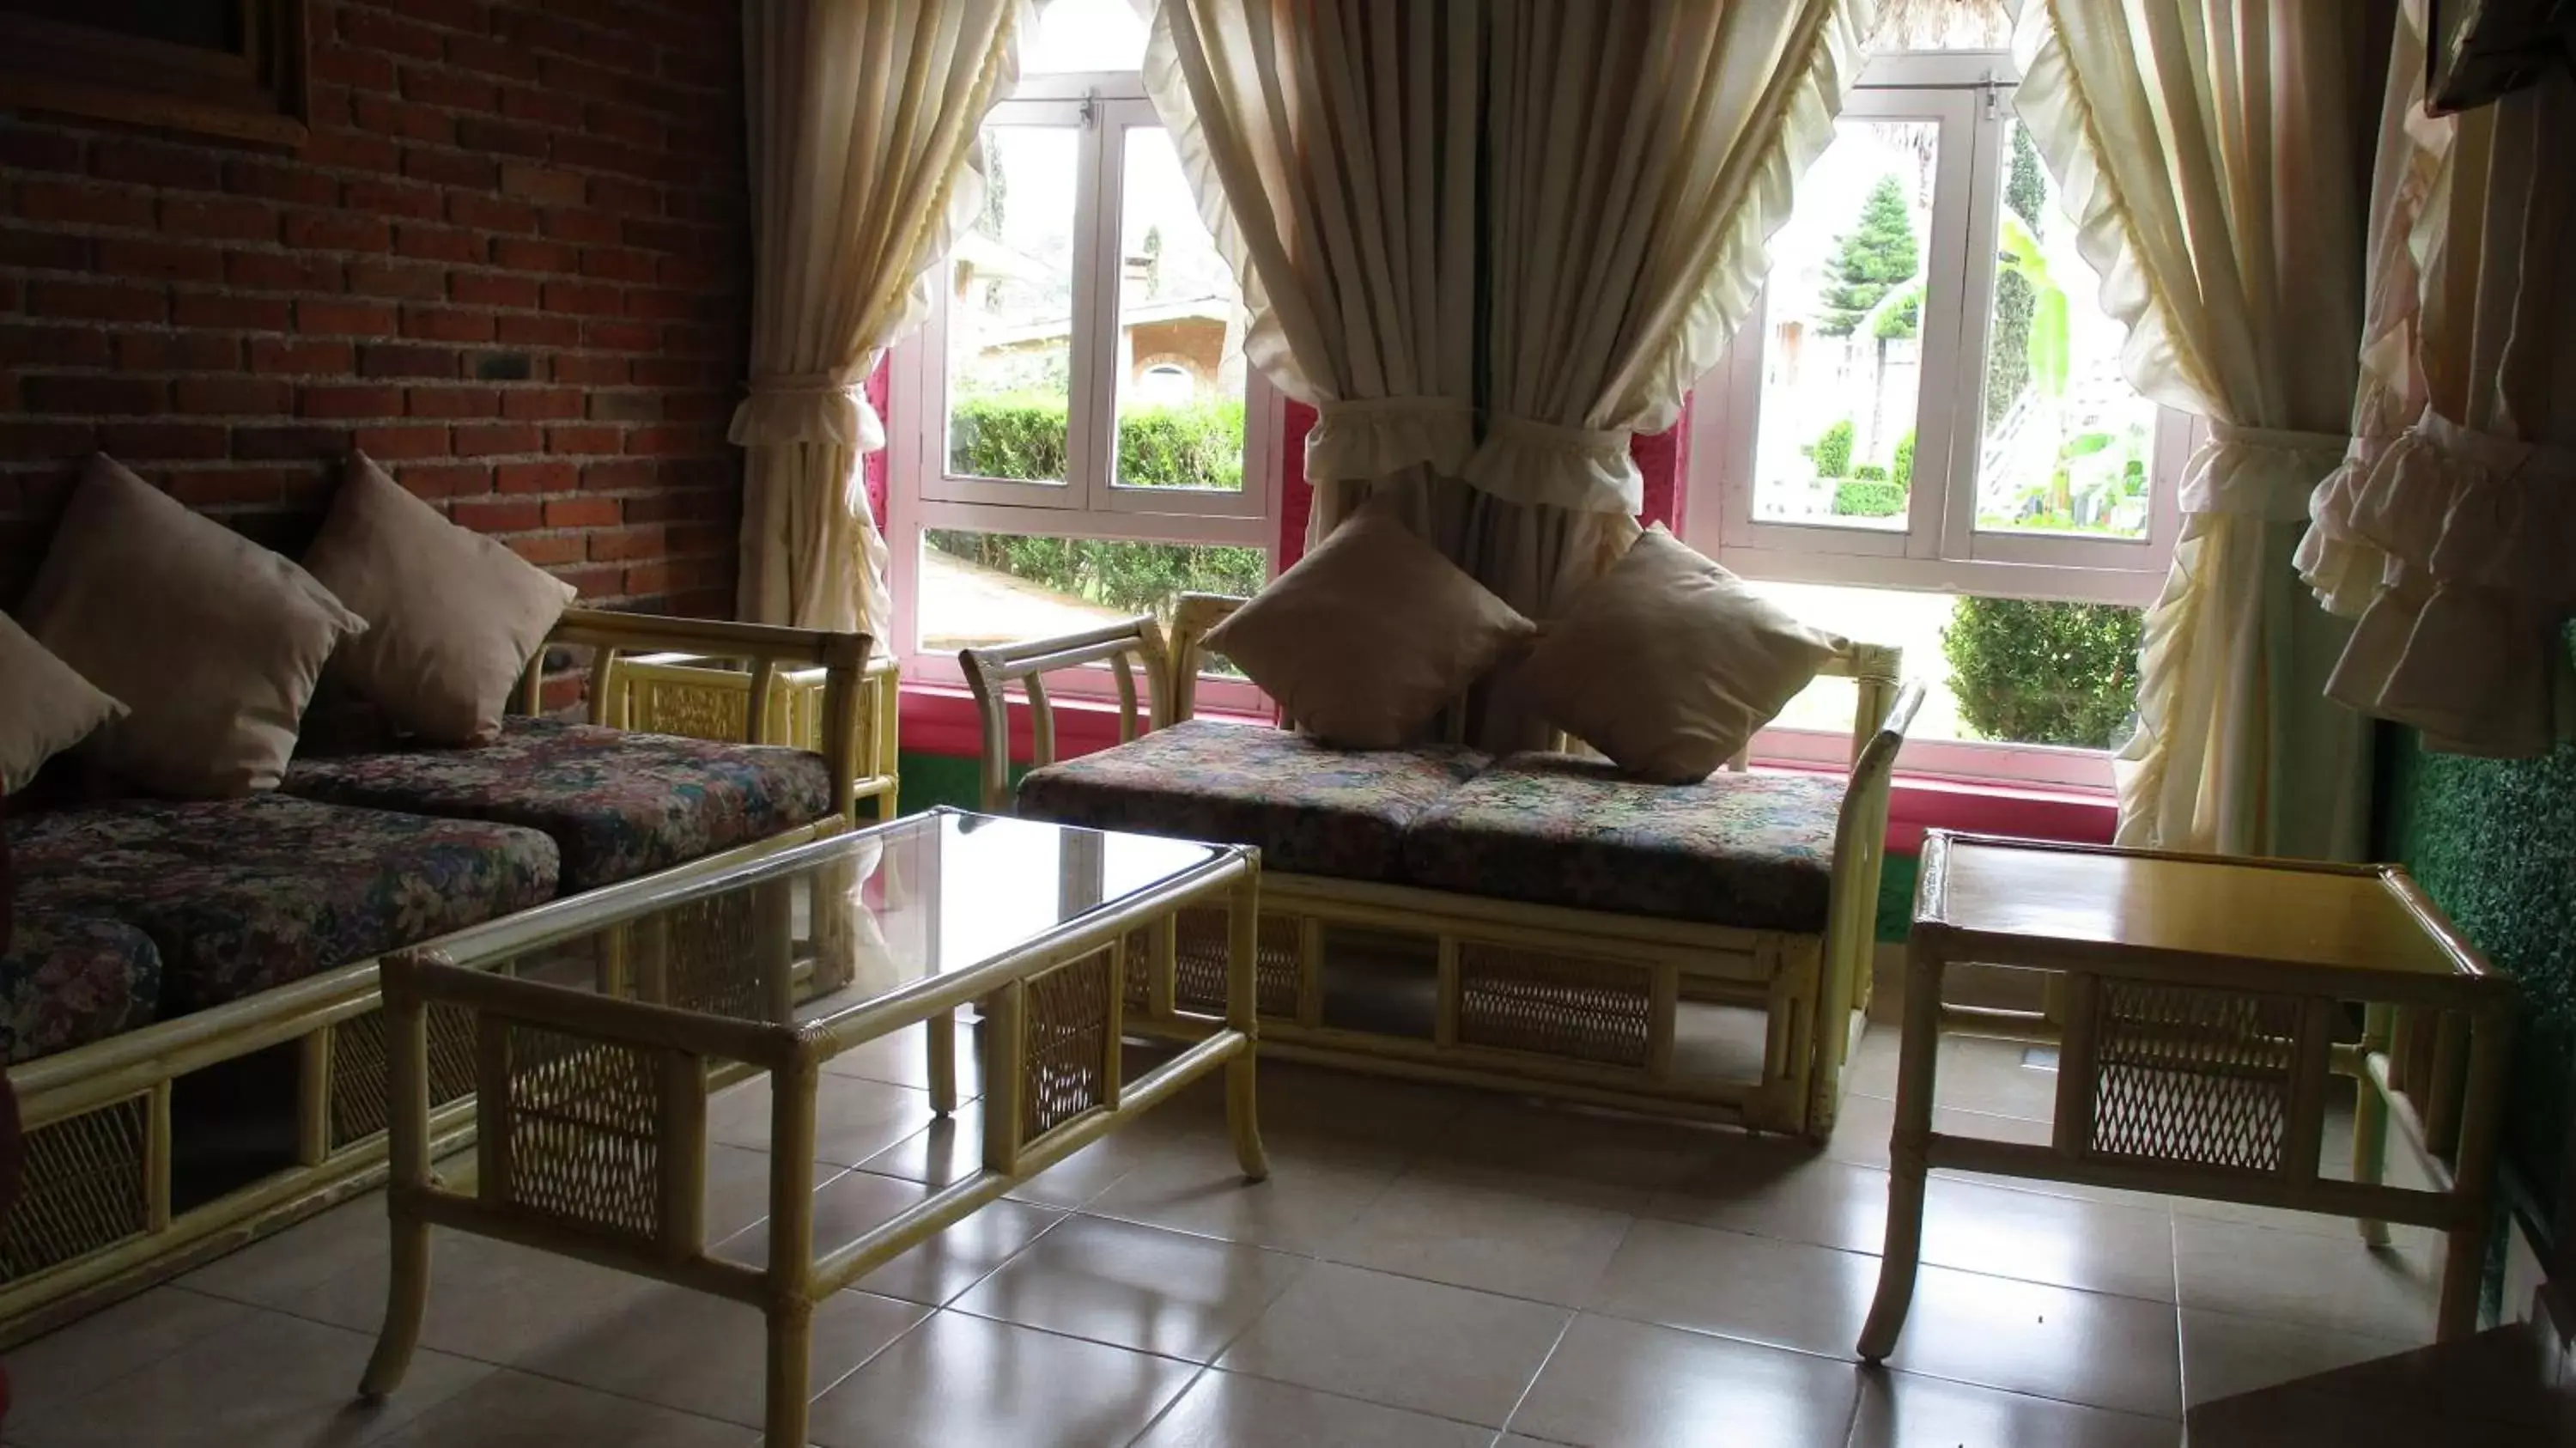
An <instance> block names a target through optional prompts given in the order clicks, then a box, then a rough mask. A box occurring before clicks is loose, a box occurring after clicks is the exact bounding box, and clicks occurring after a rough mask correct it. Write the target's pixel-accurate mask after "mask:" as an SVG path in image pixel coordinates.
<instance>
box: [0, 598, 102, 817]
mask: <svg viewBox="0 0 2576 1448" xmlns="http://www.w3.org/2000/svg"><path fill="white" fill-rule="evenodd" d="M124 716H125V706H124V705H122V704H120V703H118V702H116V701H115V700H114V699H111V698H109V697H107V696H106V695H105V694H102V693H100V692H99V691H98V690H97V689H95V688H93V687H91V685H90V682H89V680H87V679H84V678H82V677H81V676H80V675H79V674H78V673H76V672H74V671H73V669H72V667H71V665H69V664H66V663H64V662H63V661H62V660H60V659H58V658H55V657H54V656H53V655H52V654H49V653H46V652H45V646H44V645H43V644H40V643H38V642H36V641H35V640H34V639H32V638H29V637H28V636H27V631H26V630H25V629H22V628H20V627H18V625H17V624H16V623H14V622H12V621H11V620H10V618H9V617H8V615H6V614H0V794H16V793H17V792H18V791H20V790H22V789H25V788H26V787H27V781H28V780H31V779H33V778H35V777H36V770H37V768H38V767H39V766H41V765H42V764H43V763H44V762H45V761H46V760H48V759H51V758H53V757H54V756H55V755H57V754H60V753H62V752H63V751H64V750H66V749H69V748H71V747H72V746H73V745H75V744H78V743H80V742H81V741H82V740H83V739H86V738H88V737H89V734H90V731H91V730H94V729H96V728H98V726H100V725H101V724H105V723H107V722H109V721H110V720H113V719H121V718H123V717H124Z"/></svg>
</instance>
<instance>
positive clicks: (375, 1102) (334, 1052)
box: [331, 1005, 474, 1151]
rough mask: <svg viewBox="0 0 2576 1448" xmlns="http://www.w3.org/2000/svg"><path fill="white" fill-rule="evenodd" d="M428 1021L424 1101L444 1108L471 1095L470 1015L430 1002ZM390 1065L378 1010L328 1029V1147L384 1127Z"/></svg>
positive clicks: (348, 1142) (335, 1148)
mask: <svg viewBox="0 0 2576 1448" xmlns="http://www.w3.org/2000/svg"><path fill="white" fill-rule="evenodd" d="M428 1020H429V1104H430V1105H432V1106H434V1107H435V1106H444V1105H446V1104H447V1103H448V1102H451V1101H459V1100H462V1099H464V1098H465V1097H468V1096H471V1095H473V1094H474V1018H473V1017H472V1016H471V1015H469V1014H468V1013H466V1012H464V1011H462V1010H459V1009H457V1008H456V1007H454V1006H444V1005H432V1006H430V1007H429V1009H428ZM392 1066H393V1061H392V1057H391V1053H390V1052H389V1050H388V1048H387V1046H386V1042H385V1013H384V1011H383V1010H382V1009H377V1010H372V1011H369V1012H367V1013H366V1014H365V1015H363V1016H352V1017H350V1018H349V1019H348V1020H345V1021H342V1022H341V1023H340V1024H338V1025H337V1026H334V1027H332V1028H331V1149H332V1150H333V1151H338V1150H340V1149H341V1148H342V1147H345V1146H349V1145H352V1144H354V1143H356V1142H360V1141H364V1140H366V1139H367V1138H368V1137H370V1136H373V1135H375V1134H376V1133H377V1132H379V1131H382V1130H384V1129H385V1121H386V1119H387V1112H388V1110H389V1107H388V1098H387V1096H386V1091H387V1089H388V1083H389V1080H390V1078H391V1074H392Z"/></svg>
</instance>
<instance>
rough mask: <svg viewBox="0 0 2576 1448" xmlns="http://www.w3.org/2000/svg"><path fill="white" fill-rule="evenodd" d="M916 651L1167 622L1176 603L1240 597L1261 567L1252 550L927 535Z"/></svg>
mask: <svg viewBox="0 0 2576 1448" xmlns="http://www.w3.org/2000/svg"><path fill="white" fill-rule="evenodd" d="M922 537H923V545H924V546H923V548H922V550H921V648H922V651H923V652H925V653H949V652H954V651H955V650H958V649H962V648H970V647H978V646H981V645H985V644H1003V643H1017V642H1020V641H1021V640H1024V639H1034V638H1044V637H1046V636H1048V635H1050V634H1060V633H1071V632H1073V631H1075V630H1078V629H1087V628H1096V627H1098V626H1099V625H1101V624H1104V623H1115V622H1117V621H1118V620H1120V619H1123V618H1132V617H1134V616H1135V615H1137V614H1140V613H1150V614H1152V615H1154V616H1155V617H1156V618H1158V619H1161V620H1163V621H1165V622H1166V623H1168V622H1170V620H1171V617H1172V606H1173V605H1174V604H1175V603H1176V602H1178V601H1179V599H1180V596H1181V595H1182V594H1184V593H1225V594H1232V595H1234V596H1236V597H1246V596H1249V595H1251V594H1254V593H1258V592H1259V591H1260V590H1261V585H1262V584H1263V583H1264V582H1265V581H1266V580H1267V578H1268V574H1269V566H1270V565H1269V560H1268V559H1267V558H1266V557H1264V556H1263V554H1262V551H1261V550H1260V549H1258V548H1221V547H1210V546H1205V545H1201V544H1195V543H1127V542H1115V541H1110V540H1105V539H1097V538H1039V537H1030V536H1026V535H1022V534H1016V533H970V532H966V531H963V530H959V529H947V528H933V529H930V530H929V531H927V532H926V533H924V534H923V535H922Z"/></svg>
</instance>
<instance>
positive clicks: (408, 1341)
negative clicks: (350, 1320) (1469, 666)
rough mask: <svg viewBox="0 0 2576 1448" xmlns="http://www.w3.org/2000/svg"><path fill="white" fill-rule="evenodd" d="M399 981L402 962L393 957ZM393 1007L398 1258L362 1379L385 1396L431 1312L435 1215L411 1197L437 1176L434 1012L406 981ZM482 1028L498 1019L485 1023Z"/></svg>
mask: <svg viewBox="0 0 2576 1448" xmlns="http://www.w3.org/2000/svg"><path fill="white" fill-rule="evenodd" d="M386 974H387V976H388V978H389V980H391V981H394V982H399V981H400V979H401V976H402V974H403V969H402V966H401V965H400V964H399V963H395V962H388V963H387V965H386ZM384 1002H385V1003H384V1013H385V1055H386V1062H385V1150H386V1155H387V1157H388V1159H389V1163H390V1166H389V1171H388V1175H389V1176H390V1177H391V1181H390V1183H389V1185H388V1186H387V1187H386V1190H385V1215H386V1218H387V1220H388V1221H389V1222H390V1223H391V1225H392V1231H393V1253H392V1257H393V1260H392V1261H391V1263H389V1264H388V1268H387V1274H386V1287H385V1325H384V1328H383V1330H382V1331H380V1332H379V1333H378V1334H377V1336H376V1350H375V1352H374V1353H373V1354H372V1355H370V1356H369V1357H368V1359H367V1370H366V1372H365V1374H364V1375H363V1376H361V1377H360V1378H359V1379H358V1395H359V1396H360V1397H362V1398H366V1399H368V1400H369V1401H371V1402H381V1401H382V1400H383V1399H385V1398H386V1397H388V1396H389V1395H391V1394H392V1392H393V1390H394V1389H396V1388H399V1387H401V1386H402V1380H403V1374H404V1373H405V1372H406V1371H408V1370H409V1369H410V1367H411V1357H412V1353H413V1351H414V1350H416V1349H417V1348H419V1346H420V1328H421V1320H422V1319H423V1318H424V1317H426V1316H427V1315H428V1313H429V1223H428V1222H426V1221H424V1220H422V1218H421V1215H420V1211H419V1209H418V1208H417V1207H415V1206H414V1205H413V1204H412V1203H411V1202H410V1201H409V1200H407V1197H408V1195H409V1194H410V1193H413V1192H417V1191H421V1190H424V1189H425V1188H426V1187H427V1185H428V1183H429V1018H428V1016H427V1014H426V1013H425V1011H424V1009H423V1007H422V1005H421V1003H420V1001H419V1000H418V999H417V998H416V997H413V996H412V995H411V994H410V993H409V992H408V991H406V990H404V989H402V988H401V986H400V985H399V984H391V985H388V987H387V989H386V991H385V996H384ZM478 1029H498V1027H496V1026H495V1027H483V1026H478Z"/></svg>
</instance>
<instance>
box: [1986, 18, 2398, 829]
mask: <svg viewBox="0 0 2576 1448" xmlns="http://www.w3.org/2000/svg"><path fill="white" fill-rule="evenodd" d="M2372 8H2373V7H2372V6H2370V5H2368V4H2365V3H2359V0H2027V3H2026V4H2025V5H2024V7H2023V10H2022V15H2021V24H2020V27H2019V30H2018V32H2017V34H2016V37H2015V49H2016V51H2017V53H2018V54H2019V56H2020V58H2021V61H2022V77H2023V79H2022V82H2021V85H2020V87H2019V89H2018V91H2017V93H2016V101H2015V105H2016V108H2017V109H2018V110H2019V112H2020V114H2021V118H2022V120H2023V122H2024V123H2025V124H2027V125H2028V126H2029V127H2030V132H2031V138H2032V140H2033V141H2035V142H2036V143H2037V145H2038V147H2039V150H2040V154H2041V156H2042V158H2043V159H2044V160H2045V161H2046V162H2047V164H2048V167H2049V169H2050V171H2051V172H2052V173H2053V174H2054V175H2055V176H2056V178H2057V181H2058V185H2059V187H2060V191H2061V194H2062V195H2063V197H2064V198H2065V207H2066V209H2067V211H2068V212H2069V214H2070V215H2072V216H2073V217H2074V219H2075V221H2076V224H2077V228H2078V231H2077V243H2078V245H2079V247H2080V248H2081V249H2082V251H2083V253H2084V255H2085V257H2086V259H2087V260H2088V261H2090V262H2091V263H2092V265H2093V267H2094V269H2095V270H2096V271H2098V272H2099V273H2100V274H2101V275H2102V277H2103V279H2104V280H2103V284H2102V295H2101V300H2102V304H2103V306H2104V308H2105V309H2106V310H2107V311H2109V312H2110V313H2111V314H2112V315H2113V316H2115V317H2118V318H2119V319H2120V320H2121V321H2122V322H2123V323H2124V324H2125V325H2126V326H2127V327H2128V329H2129V334H2128V340H2127V342H2126V344H2125V347H2124V350H2123V353H2122V358H2121V361H2122V366H2123V369H2124V370H2125V371H2126V373H2127V374H2128V376H2129V379H2130V381H2131V382H2133V383H2134V384H2135V385H2136V386H2137V387H2138V388H2139V390H2140V391H2142V392H2144V393H2145V394H2146V395H2147V396H2149V397H2151V398H2153V399H2154V400H2156V401H2157V402H2160V403H2163V404H2165V405H2167V406H2171V407H2177V408H2181V409H2184V410H2187V411H2190V412H2193V413H2197V414H2199V415H2200V416H2201V417H2202V418H2203V419H2205V424H2204V425H2205V427H2206V430H2207V435H2208V441H2207V442H2206V443H2205V444H2204V445H2203V446H2202V447H2201V448H2200V449H2198V450H2197V451H2196V452H2195V453H2194V454H2193V456H2192V458H2191V459H2190V461H2189V463H2188V464H2187V466H2186V470H2185V474H2184V477H2183V482H2182V494H2181V501H2182V509H2183V514H2184V517H2183V526H2182V532H2181V536H2180V537H2179V539H2178V540H2177V542H2176V544H2175V547H2174V558H2173V565H2172V569H2171V572H2170V573H2169V575H2168V577H2167V580H2166V583H2165V587H2164V590H2163V592H2162V594H2161V596H2160V597H2159V598H2158V599H2157V601H2156V603H2155V605H2154V606H2153V607H2152V608H2151V609H2150V610H2149V611H2148V614H2147V622H2146V636H2145V645H2144V648H2143V650H2142V657H2141V661H2140V674H2141V684H2140V688H2139V695H2138V713H2139V728H2138V733H2137V735H2136V737H2135V738H2134V739H2133V740H2132V741H2131V742H2130V744H2129V745H2128V747H2127V748H2126V749H2124V750H2123V751H2122V754H2121V764H2120V770H2119V774H2120V831H2119V838H2120V841H2121V842H2122V843H2123V844H2137V845H2154V846H2161V847H2165V848H2176V849H2195V850H2216V851H2224V852H2230V853H2253V854H2281V855H2301V856H2312V857H2324V858H2345V859H2349V858H2355V857H2357V856H2358V855H2359V854H2360V853H2361V851H2362V850H2363V849H2364V848H2365V847H2366V844H2367V834H2368V827H2369V735H2368V732H2367V727H2366V722H2365V721H2364V720H2362V719H2361V718H2360V717H2359V716H2357V715H2355V714H2353V713H2352V712H2351V711H2349V710H2346V709H2344V708H2342V707H2341V706H2340V705H2336V704H2333V703H2330V702H2328V701H2326V700H2325V699H2324V698H2323V697H2322V691H2323V685H2324V680H2325V677H2326V672H2327V670H2328V668H2329V667H2330V666H2331V664H2332V662H2333V660H2334V658H2335V656H2336V655H2337V654H2338V653H2339V652H2340V650H2341V648H2342V644H2343V636H2344V633H2345V629H2344V628H2343V626H2342V625H2341V624H2340V623H2339V622H2338V621H2336V620H2333V619H2331V618H2330V617H2329V616H2327V615H2326V614H2325V613H2324V612H2323V611H2322V610H2320V609H2318V608H2317V607H2316V606H2315V604H2314V603H2313V601H2312V600H2311V599H2310V598H2309V597H2308V596H2307V593H2306V590H2304V589H2302V588H2300V587H2298V575H2297V572H2296V570H2295V569H2294V568H2293V566H2292V562H2291V559H2292V554H2293V552H2294V551H2295V549H2296V547H2297V544H2298V541H2299V534H2300V532H2301V531H2302V529H2303V526H2304V524H2305V522H2306V519H2307V499H2308V495H2309V493H2310V491H2311V490H2313V489H2314V488H2315V486H2316V484H2317V483H2318V481H2319V480H2320V479H2322V478H2324V477H2325V476H2326V475H2327V474H2328V473H2329V472H2331V471H2332V470H2333V469H2334V468H2335V466H2336V465H2337V464H2338V462H2339V461H2340V460H2341V459H2342V457H2343V455H2344V451H2345V446H2346V431H2345V429H2346V428H2347V426H2348V425H2349V421H2348V419H2349V414H2350V411H2351V408H2352V403H2353V395H2354V385H2355V382H2356V380H2357V364H2356V360H2355V358H2356V354H2357V352H2358V350H2359V344H2360V340H2361V334H2362V326H2361V324H2362V315H2361V314H2362V256H2363V248H2364V234H2365V211H2366V207H2365V204H2364V199H2363V196H2362V186H2363V181H2362V166H2361V153H2360V151H2359V144H2358V137H2359V136H2360V134H2361V129H2360V127H2358V126H2357V125H2355V124H2354V123H2353V118H2354V117H2355V116H2356V115H2357V114H2375V113H2376V110H2377V106H2376V104H2375V99H2376V98H2375V94H2373V87H2372V86H2371V85H2370V84H2368V83H2365V82H2364V81H2363V80H2362V79H2361V76H2362V74H2363V73H2364V72H2365V71H2367V72H2369V73H2370V75H2371V76H2372V78H2373V80H2375V78H2376V65H2375V60H2366V59H2365V55H2366V52H2367V44H2368V39H2369V36H2370V33H2371V29H2372V26H2371V20H2370V16H2371V12H2372ZM2356 105H2359V106H2360V110H2359V111H2358V112H2356V110H2355V109H2354V107H2355V106H2356Z"/></svg>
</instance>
